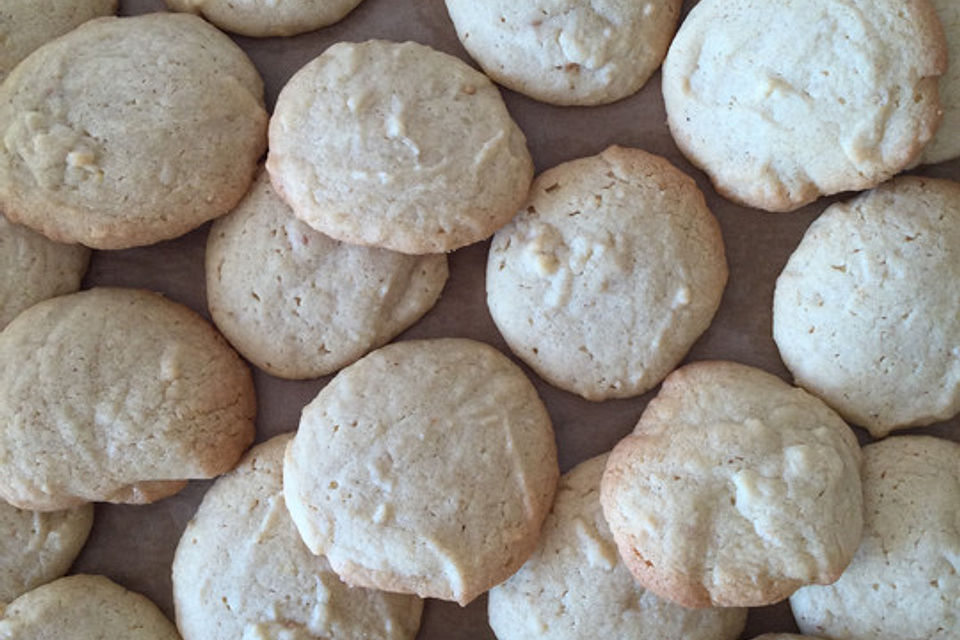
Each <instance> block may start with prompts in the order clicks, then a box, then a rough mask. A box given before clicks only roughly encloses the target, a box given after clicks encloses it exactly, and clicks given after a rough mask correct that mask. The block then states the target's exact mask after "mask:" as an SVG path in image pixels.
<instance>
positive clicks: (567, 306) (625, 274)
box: [487, 147, 727, 400]
mask: <svg viewBox="0 0 960 640" xmlns="http://www.w3.org/2000/svg"><path fill="white" fill-rule="evenodd" d="M726 281H727V264H726V260H725V259H724V251H723V238H722V237H721V235H720V226H719V225H718V224H717V221H716V219H715V218H714V217H713V215H712V214H711V213H710V211H709V209H707V205H706V203H705V202H704V199H703V194H702V193H700V190H699V189H697V186H696V184H695V183H694V181H693V180H692V179H691V178H689V177H688V176H686V175H684V174H683V173H682V172H680V171H679V170H677V169H676V168H675V167H673V165H671V164H670V163H669V162H667V161H666V160H664V159H663V158H660V157H658V156H654V155H651V154H649V153H646V152H644V151H640V150H639V149H629V148H624V147H610V148H609V149H607V150H606V151H604V152H603V153H602V154H600V155H598V156H592V157H589V158H581V159H579V160H574V161H572V162H567V163H565V164H562V165H559V166H557V167H554V168H553V169H549V170H547V171H545V172H544V173H543V174H542V175H540V176H539V177H538V178H537V179H536V180H535V181H534V183H533V187H532V189H531V192H530V198H529V200H528V201H527V206H526V208H525V210H523V211H521V212H520V213H519V214H517V217H515V218H514V219H513V220H512V221H511V222H510V224H508V225H507V226H506V227H504V228H503V229H501V230H500V231H498V232H497V234H496V236H494V240H493V244H492V245H491V248H490V254H489V257H488V261H487V305H488V306H489V308H490V314H491V315H492V316H493V320H494V322H496V324H497V327H498V328H499V329H500V332H501V333H502V334H503V337H504V338H505V339H506V341H507V344H509V345H510V348H511V349H512V350H513V351H514V353H516V354H517V355H518V356H519V357H520V358H522V359H523V360H524V361H525V362H526V363H527V364H529V365H530V366H531V367H532V368H533V369H535V370H536V371H537V373H539V374H540V375H541V376H542V377H543V378H545V379H546V380H547V381H549V382H550V383H551V384H554V385H556V386H558V387H560V388H561V389H566V390H568V391H572V392H574V393H578V394H580V395H581V396H583V397H585V398H587V399H589V400H604V399H607V398H622V397H629V396H634V395H638V394H640V393H643V392H644V391H647V390H648V389H650V388H652V387H653V386H654V385H656V384H657V383H658V382H660V380H662V379H663V377H664V376H666V375H667V374H668V373H669V372H670V371H671V370H672V369H673V368H674V367H675V366H676V365H677V363H679V362H680V360H681V359H682V358H683V356H684V355H685V354H686V353H687V351H688V350H689V349H690V347H691V345H693V343H694V341H695V340H696V339H697V338H698V337H699V336H700V334H701V333H703V331H704V330H706V328H707V327H708V326H709V324H710V320H711V319H712V318H713V314H714V313H715V312H716V310H717V307H718V305H719V304H720V298H721V296H722V294H723V288H724V285H725V284H726Z"/></svg>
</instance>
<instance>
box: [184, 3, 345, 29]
mask: <svg viewBox="0 0 960 640" xmlns="http://www.w3.org/2000/svg"><path fill="white" fill-rule="evenodd" d="M360 2H361V0H279V1H277V0H273V1H271V2H263V0H166V3H167V6H168V7H169V8H170V9H173V10H174V11H189V12H190V13H196V14H198V15H201V16H203V17H204V18H206V19H207V20H209V21H210V22H212V23H213V24H215V25H217V26H218V27H220V28H221V29H224V30H226V31H232V32H233V33H239V34H240V35H244V36H251V37H254V38H265V37H269V36H292V35H296V34H298V33H304V32H306V31H314V30H315V29H319V28H320V27H325V26H327V25H329V24H333V23H334V22H337V21H339V20H340V19H341V18H343V17H344V16H345V15H347V14H348V13H350V11H351V10H353V8H354V7H356V6H357V5H358V4H360Z"/></svg>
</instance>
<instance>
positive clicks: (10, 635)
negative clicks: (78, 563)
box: [0, 574, 180, 640]
mask: <svg viewBox="0 0 960 640" xmlns="http://www.w3.org/2000/svg"><path fill="white" fill-rule="evenodd" d="M65 637H69V638H70V639H71V640H106V639H107V638H111V639H113V638H117V639H119V638H123V640H180V635H179V634H178V633H177V630H176V628H175V627H174V626H173V624H172V623H171V622H170V621H169V620H167V618H166V617H165V616H164V615H163V613H161V611H160V609H158V608H157V605H155V604H153V603H152V602H150V600H148V599H147V598H145V597H144V596H142V595H140V594H139V593H134V592H133V591H127V590H126V589H124V588H123V587H121V586H120V585H118V584H116V583H115V582H113V581H111V580H110V579H108V578H105V577H103V576H93V575H84V574H81V575H76V576H68V577H66V578H60V579H59V580H55V581H53V582H51V583H50V584H46V585H44V586H42V587H38V588H36V589H34V590H33V591H30V592H28V593H25V594H24V595H22V596H20V597H19V598H17V599H16V600H14V601H13V602H12V603H10V605H9V606H7V608H6V609H5V610H3V611H2V612H0V640H62V639H63V638H65Z"/></svg>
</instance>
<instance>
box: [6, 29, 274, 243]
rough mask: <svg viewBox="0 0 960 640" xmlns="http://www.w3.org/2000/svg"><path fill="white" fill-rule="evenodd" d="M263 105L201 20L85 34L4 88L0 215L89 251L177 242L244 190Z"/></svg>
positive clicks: (257, 86)
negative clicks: (89, 248) (171, 239)
mask: <svg viewBox="0 0 960 640" xmlns="http://www.w3.org/2000/svg"><path fill="white" fill-rule="evenodd" d="M262 94H263V86H262V81H261V80H260V77H259V75H258V74H257V70H256V69H255V68H254V66H253V64H252V63H251V62H250V60H249V59H248V58H247V57H246V55H245V54H244V53H243V51H242V50H241V49H240V48H239V47H237V46H236V45H235V44H234V43H233V42H232V41H231V40H230V38H228V37H227V36H226V35H224V34H223V33H221V32H220V31H218V30H217V29H216V28H215V27H213V26H211V25H209V24H208V23H206V22H204V21H203V20H201V19H200V18H197V17H196V16H190V15H182V14H169V13H154V14H149V15H144V16H137V17H134V18H100V19H98V20H92V21H90V22H87V23H86V24H84V25H82V26H81V27H79V28H78V29H75V30H74V31H71V32H70V33H69V34H67V35H65V36H63V37H61V38H59V39H57V40H55V41H53V42H51V43H48V44H47V45H44V46H43V47H41V48H39V49H37V50H36V51H34V52H33V53H32V54H31V55H30V56H29V57H27V58H26V59H25V60H24V61H23V62H21V63H20V64H19V65H17V68H16V69H15V70H14V71H13V72H12V73H11V74H10V75H9V76H8V77H7V80H6V81H5V82H4V83H3V85H2V86H0V137H2V139H3V141H4V144H3V146H0V210H2V211H3V212H4V213H5V214H6V215H7V217H9V218H10V220H11V221H13V222H20V223H22V224H25V225H27V226H29V227H31V228H33V229H35V230H37V231H40V232H41V233H43V234H44V235H46V236H47V237H49V238H51V239H53V240H57V241H60V242H80V243H82V244H85V245H88V246H91V247H95V248H98V249H121V248H125V247H131V246H137V245H145V244H151V243H154V242H157V241H159V240H165V239H167V238H173V237H175V236H178V235H181V234H183V233H186V232H187V231H189V230H190V229H193V228H194V227H197V226H199V225H200V224H202V223H203V222H205V221H207V220H209V219H211V218H215V217H217V216H219V215H221V214H223V213H226V212H227V211H229V210H230V209H232V208H233V206H234V205H235V204H236V203H237V202H238V201H239V200H240V198H241V197H242V196H243V194H244V193H245V192H246V191H247V187H249V185H250V182H251V180H252V179H253V175H254V172H255V171H256V168H257V160H258V158H259V157H260V155H261V154H262V153H263V151H264V145H265V136H264V133H265V130H266V121H267V116H266V112H265V111H264V109H263V96H262Z"/></svg>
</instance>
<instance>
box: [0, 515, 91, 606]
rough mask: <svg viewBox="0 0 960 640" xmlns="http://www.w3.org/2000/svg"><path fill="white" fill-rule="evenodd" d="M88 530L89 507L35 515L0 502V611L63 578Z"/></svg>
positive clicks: (89, 524) (85, 538)
mask: <svg viewBox="0 0 960 640" xmlns="http://www.w3.org/2000/svg"><path fill="white" fill-rule="evenodd" d="M92 526H93V505H92V504H86V505H83V506H82V507H77V508H75V509H68V510H66V511H53V512H50V513H38V512H36V511H23V510H21V509H17V508H16V507H13V506H10V505H9V504H7V503H6V502H3V501H2V500H0V531H2V532H3V535H2V536H0V609H2V608H3V604H4V603H6V602H10V601H11V600H13V599H15V598H17V597H19V596H20V595H22V594H24V593H26V592H27V591H29V590H31V589H33V588H35V587H39V586H40V585H42V584H44V583H46V582H50V581H51V580H54V579H56V578H59V577H60V576H62V575H63V574H65V573H66V572H67V570H68V569H70V565H71V564H72V563H73V559H74V558H76V557H77V554H78V553H80V549H81V548H83V543H84V542H86V540H87V535H89V533H90V527H92Z"/></svg>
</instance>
